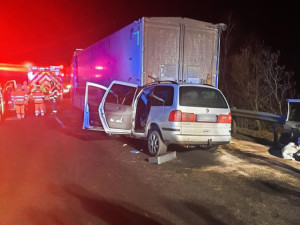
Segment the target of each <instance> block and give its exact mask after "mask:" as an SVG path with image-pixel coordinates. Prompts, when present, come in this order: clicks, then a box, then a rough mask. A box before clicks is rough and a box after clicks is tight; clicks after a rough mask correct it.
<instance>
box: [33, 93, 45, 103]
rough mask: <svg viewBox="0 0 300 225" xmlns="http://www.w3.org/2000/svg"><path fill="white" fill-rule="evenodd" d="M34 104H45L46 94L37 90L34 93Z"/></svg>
mask: <svg viewBox="0 0 300 225" xmlns="http://www.w3.org/2000/svg"><path fill="white" fill-rule="evenodd" d="M32 97H33V102H34V103H35V104H40V103H44V100H45V94H44V92H42V91H41V90H35V91H34V92H32Z"/></svg>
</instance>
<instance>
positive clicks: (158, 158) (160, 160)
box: [149, 151, 176, 164]
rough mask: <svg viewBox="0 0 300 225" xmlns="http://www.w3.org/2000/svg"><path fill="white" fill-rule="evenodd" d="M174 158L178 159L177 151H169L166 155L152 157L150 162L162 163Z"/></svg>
mask: <svg viewBox="0 0 300 225" xmlns="http://www.w3.org/2000/svg"><path fill="white" fill-rule="evenodd" d="M172 159H176V152H175V151H174V152H169V153H166V154H164V155H160V156H156V157H150V158H149V163H154V164H162V163H164V162H167V161H170V160H172Z"/></svg>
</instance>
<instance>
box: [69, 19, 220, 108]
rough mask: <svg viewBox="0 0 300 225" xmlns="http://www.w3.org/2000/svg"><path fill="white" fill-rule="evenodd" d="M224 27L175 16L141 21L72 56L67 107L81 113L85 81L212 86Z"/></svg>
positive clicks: (215, 78) (215, 80)
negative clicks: (71, 107) (70, 86)
mask: <svg viewBox="0 0 300 225" xmlns="http://www.w3.org/2000/svg"><path fill="white" fill-rule="evenodd" d="M225 29H226V25H225V24H212V23H207V22H202V21H197V20H193V19H189V18H181V17H142V18H140V19H138V20H137V21H134V22H132V23H131V24H129V25H127V26H125V27H124V28H122V29H120V30H118V31H116V32H115V33H113V34H111V35H109V36H107V37H105V38H104V39H102V40H100V41H98V42H96V43H94V44H93V45H91V46H89V47H87V48H85V49H77V50H76V51H75V52H74V56H73V63H72V70H73V84H72V86H73V89H72V102H73V104H74V106H76V107H78V108H80V109H82V110H83V108H84V94H85V87H86V82H93V83H97V84H101V85H103V86H106V87H108V86H109V85H110V84H111V82H112V81H113V80H118V81H124V82H130V83H134V84H137V85H141V86H142V85H144V84H146V83H151V82H153V81H163V80H170V81H184V82H188V83H200V84H210V85H212V86H214V87H218V76H219V54H220V37H221V33H222V31H223V30H225Z"/></svg>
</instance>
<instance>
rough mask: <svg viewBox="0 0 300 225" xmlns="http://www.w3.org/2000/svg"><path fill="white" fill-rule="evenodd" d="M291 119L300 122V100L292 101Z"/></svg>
mask: <svg viewBox="0 0 300 225" xmlns="http://www.w3.org/2000/svg"><path fill="white" fill-rule="evenodd" d="M289 104H290V115H289V121H296V122H300V102H295V103H294V102H290V103H289Z"/></svg>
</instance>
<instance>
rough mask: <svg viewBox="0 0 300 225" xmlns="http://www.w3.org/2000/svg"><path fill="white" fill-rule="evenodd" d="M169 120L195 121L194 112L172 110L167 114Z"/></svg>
mask: <svg viewBox="0 0 300 225" xmlns="http://www.w3.org/2000/svg"><path fill="white" fill-rule="evenodd" d="M169 121H170V122H195V114H194V113H183V112H181V111H180V110H173V111H172V112H170V115H169Z"/></svg>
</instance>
